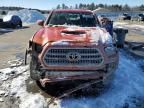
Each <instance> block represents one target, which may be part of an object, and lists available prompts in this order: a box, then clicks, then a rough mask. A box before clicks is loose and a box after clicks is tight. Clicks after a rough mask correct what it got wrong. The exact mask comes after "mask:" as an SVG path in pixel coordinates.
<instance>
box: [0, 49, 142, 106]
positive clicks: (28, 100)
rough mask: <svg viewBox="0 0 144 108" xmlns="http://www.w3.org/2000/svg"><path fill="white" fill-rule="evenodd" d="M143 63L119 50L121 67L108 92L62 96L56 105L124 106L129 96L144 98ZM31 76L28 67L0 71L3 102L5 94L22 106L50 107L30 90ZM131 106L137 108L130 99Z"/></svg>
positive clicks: (0, 98) (45, 100) (1, 99)
mask: <svg viewBox="0 0 144 108" xmlns="http://www.w3.org/2000/svg"><path fill="white" fill-rule="evenodd" d="M140 63H144V61H143V60H139V61H137V60H135V59H134V58H133V57H130V56H129V55H128V54H127V53H125V52H124V51H120V62H119V67H118V70H117V72H116V74H115V79H114V81H113V82H112V85H111V87H110V88H109V89H108V90H107V91H105V92H104V93H103V94H101V95H100V96H95V97H92V98H90V97H81V98H66V99H62V100H60V102H59V104H58V106H55V107H61V108H94V107H96V108H122V107H123V106H124V105H125V103H126V102H128V103H129V98H130V97H132V96H136V97H139V96H140V97H144V92H143V91H144V72H143V70H142V69H141V68H140ZM28 78H29V69H28V66H20V67H13V68H6V69H2V70H0V101H1V102H3V101H5V98H6V97H14V98H16V100H19V101H18V105H19V108H47V99H46V98H45V97H44V96H43V95H42V94H41V92H39V93H32V92H28V91H27V89H26V82H25V81H26V80H27V79H28ZM30 83H31V82H30ZM130 106H131V107H130V108H135V106H134V105H133V104H131V102H130ZM50 108H51V107H50ZM52 108H54V107H52Z"/></svg>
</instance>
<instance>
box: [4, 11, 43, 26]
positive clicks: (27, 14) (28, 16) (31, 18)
mask: <svg viewBox="0 0 144 108" xmlns="http://www.w3.org/2000/svg"><path fill="white" fill-rule="evenodd" d="M10 15H17V16H19V17H20V18H21V20H22V22H23V23H35V22H36V21H37V20H45V16H44V15H43V14H41V13H40V12H38V11H36V10H29V9H22V10H19V11H10V12H8V15H7V16H5V17H8V18H9V16H10Z"/></svg>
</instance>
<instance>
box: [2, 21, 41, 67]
mask: <svg viewBox="0 0 144 108" xmlns="http://www.w3.org/2000/svg"><path fill="white" fill-rule="evenodd" d="M39 28H40V26H37V25H35V24H34V25H31V26H25V27H23V28H22V29H17V30H14V31H13V32H7V33H6V32H5V33H2V34H0V58H1V59H0V68H1V69H2V68H5V67H8V66H9V64H8V63H7V62H8V61H9V60H14V59H18V58H22V59H23V58H24V53H25V49H26V48H27V45H28V41H29V39H30V38H31V37H32V36H33V35H34V33H35V32H36V31H37V30H38V29H39Z"/></svg>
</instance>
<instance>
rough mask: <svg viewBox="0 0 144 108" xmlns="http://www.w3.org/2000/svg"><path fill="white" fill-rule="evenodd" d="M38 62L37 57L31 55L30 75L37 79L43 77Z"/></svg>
mask: <svg viewBox="0 0 144 108" xmlns="http://www.w3.org/2000/svg"><path fill="white" fill-rule="evenodd" d="M37 67H38V63H37V59H36V58H35V57H31V60H30V77H31V78H32V79H34V80H36V81H38V80H40V79H41V75H40V72H39V71H38V69H37Z"/></svg>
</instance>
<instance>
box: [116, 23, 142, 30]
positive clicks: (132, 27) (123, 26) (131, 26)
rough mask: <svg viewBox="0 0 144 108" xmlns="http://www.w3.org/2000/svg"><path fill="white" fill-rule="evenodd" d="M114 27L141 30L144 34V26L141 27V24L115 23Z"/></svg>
mask: <svg viewBox="0 0 144 108" xmlns="http://www.w3.org/2000/svg"><path fill="white" fill-rule="evenodd" d="M114 27H120V28H128V29H134V30H141V31H143V32H144V25H140V24H129V23H127V22H114Z"/></svg>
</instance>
